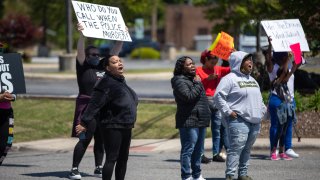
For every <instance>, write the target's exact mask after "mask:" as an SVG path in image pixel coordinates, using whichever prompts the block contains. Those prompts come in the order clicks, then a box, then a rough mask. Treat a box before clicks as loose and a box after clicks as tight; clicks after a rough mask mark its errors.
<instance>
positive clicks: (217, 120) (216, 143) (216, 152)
mask: <svg viewBox="0 0 320 180" xmlns="http://www.w3.org/2000/svg"><path fill="white" fill-rule="evenodd" d="M218 60H219V59H218V57H217V56H214V55H212V54H211V51H208V50H205V51H203V52H202V53H201V58H200V62H201V63H202V64H203V66H200V67H197V69H196V74H197V76H198V77H199V78H200V79H201V82H202V84H203V87H204V89H205V90H206V95H207V98H208V100H209V105H210V110H211V133H212V161H216V162H225V157H224V156H223V154H222V153H221V150H222V147H223V146H225V148H227V142H226V141H227V139H226V138H224V136H225V135H226V133H225V132H224V131H225V128H224V127H223V126H222V124H221V120H222V117H221V114H220V112H219V111H218V109H217V108H215V107H213V95H214V93H215V91H216V88H217V86H218V84H219V82H220V80H221V78H222V77H223V76H225V75H227V74H228V73H229V72H230V67H221V66H217V63H218ZM201 162H202V163H209V162H210V161H209V158H206V157H205V156H204V155H202V158H201Z"/></svg>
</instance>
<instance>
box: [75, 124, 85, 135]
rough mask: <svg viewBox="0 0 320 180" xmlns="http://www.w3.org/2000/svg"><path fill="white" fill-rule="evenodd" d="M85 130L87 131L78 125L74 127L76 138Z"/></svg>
mask: <svg viewBox="0 0 320 180" xmlns="http://www.w3.org/2000/svg"><path fill="white" fill-rule="evenodd" d="M86 130H87V129H86V128H85V127H84V126H82V125H81V124H78V125H77V126H76V133H77V136H78V135H79V134H80V133H82V132H85V131H86Z"/></svg>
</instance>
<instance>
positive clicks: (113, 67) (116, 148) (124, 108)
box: [76, 55, 138, 180]
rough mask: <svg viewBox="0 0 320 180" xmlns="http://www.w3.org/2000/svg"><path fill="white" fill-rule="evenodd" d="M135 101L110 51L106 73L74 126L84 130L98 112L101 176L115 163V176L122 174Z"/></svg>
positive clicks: (106, 178)
mask: <svg viewBox="0 0 320 180" xmlns="http://www.w3.org/2000/svg"><path fill="white" fill-rule="evenodd" d="M137 105H138V98H137V95H136V93H135V92H134V91H133V90H132V89H131V88H130V87H129V86H128V85H127V84H126V82H125V79H124V76H123V63H122V60H121V59H120V58H119V57H118V56H114V55H111V56H110V57H109V58H106V59H105V75H104V77H103V78H102V79H101V80H99V82H98V83H97V84H96V85H95V87H94V90H93V93H92V97H91V100H90V102H89V104H88V107H87V108H86V110H85V112H84V113H83V115H82V117H81V124H80V125H78V126H77V127H76V130H77V133H78V134H80V133H82V132H83V131H86V130H87V129H89V128H90V124H91V122H92V120H93V119H94V118H93V117H95V116H97V115H98V118H97V119H99V123H100V128H101V133H102V136H103V143H104V147H105V153H106V159H105V164H104V166H103V171H102V179H103V180H111V177H112V173H113V169H114V166H115V164H116V166H115V179H116V180H124V178H125V174H126V169H127V161H128V156H129V148H130V143H131V133H132V128H133V127H134V123H135V121H136V116H137Z"/></svg>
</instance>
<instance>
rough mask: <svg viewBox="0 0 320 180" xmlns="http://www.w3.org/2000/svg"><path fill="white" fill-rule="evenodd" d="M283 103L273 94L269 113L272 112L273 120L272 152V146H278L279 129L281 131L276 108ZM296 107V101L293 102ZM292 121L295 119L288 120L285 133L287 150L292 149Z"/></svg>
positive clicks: (271, 129) (271, 117) (271, 134)
mask: <svg viewBox="0 0 320 180" xmlns="http://www.w3.org/2000/svg"><path fill="white" fill-rule="evenodd" d="M281 103H282V101H281V99H280V98H279V97H278V96H276V95H274V94H272V95H271V96H270V98H269V112H270V119H271V126H270V136H269V137H270V150H272V145H274V144H276V141H277V136H278V129H279V119H278V116H277V111H276V108H277V107H279V106H280V104H281ZM292 103H293V104H294V107H295V106H296V102H295V100H293V102H292ZM292 121H293V118H292V117H289V118H288V119H287V129H286V132H285V138H284V147H285V150H288V149H291V148H292V125H293V124H292Z"/></svg>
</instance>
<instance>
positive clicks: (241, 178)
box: [238, 176, 253, 180]
mask: <svg viewBox="0 0 320 180" xmlns="http://www.w3.org/2000/svg"><path fill="white" fill-rule="evenodd" d="M238 180H253V179H252V178H251V177H250V176H239V177H238Z"/></svg>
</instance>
